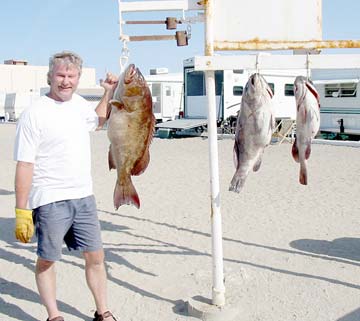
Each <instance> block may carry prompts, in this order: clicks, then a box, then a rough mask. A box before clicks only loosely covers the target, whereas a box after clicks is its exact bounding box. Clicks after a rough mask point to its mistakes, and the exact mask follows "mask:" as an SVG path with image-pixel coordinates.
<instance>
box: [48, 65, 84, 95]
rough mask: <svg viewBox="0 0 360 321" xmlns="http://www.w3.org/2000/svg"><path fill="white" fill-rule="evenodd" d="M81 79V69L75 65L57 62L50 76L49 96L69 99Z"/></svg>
mask: <svg viewBox="0 0 360 321" xmlns="http://www.w3.org/2000/svg"><path fill="white" fill-rule="evenodd" d="M79 80H80V73H79V69H77V68H76V67H75V66H73V65H65V64H61V63H60V64H55V65H54V69H53V73H52V75H51V78H50V84H51V85H50V94H49V97H50V98H52V99H54V100H57V101H68V100H70V99H71V97H72V95H73V93H74V92H75V90H76V88H77V86H78V84H79Z"/></svg>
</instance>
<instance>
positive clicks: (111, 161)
mask: <svg viewBox="0 0 360 321" xmlns="http://www.w3.org/2000/svg"><path fill="white" fill-rule="evenodd" d="M108 164H109V170H111V169H116V165H115V162H114V158H113V157H112V152H111V144H110V146H109V153H108Z"/></svg>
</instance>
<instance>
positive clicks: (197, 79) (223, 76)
mask: <svg viewBox="0 0 360 321" xmlns="http://www.w3.org/2000/svg"><path fill="white" fill-rule="evenodd" d="M254 72H255V71H254V70H250V69H249V70H245V69H237V70H235V69H234V70H216V71H215V92H216V113H217V124H218V127H222V128H224V130H226V131H228V132H233V131H234V128H235V124H236V119H237V114H238V112H239V110H240V105H241V97H242V93H243V90H244V87H245V85H246V82H247V81H248V78H249V76H250V75H251V74H252V73H254ZM260 73H261V74H262V75H263V76H264V77H265V79H266V80H267V82H268V83H269V85H270V87H271V88H272V90H273V92H274V98H273V100H274V108H275V116H276V118H277V119H278V120H281V119H284V118H287V119H289V118H290V119H295V118H296V106H295V99H294V80H295V77H296V76H298V75H306V70H295V69H293V70H261V71H260ZM205 89H206V86H205V76H204V72H203V71H197V70H194V64H193V58H190V59H187V60H185V61H184V110H183V113H182V116H183V118H182V119H178V120H175V121H174V122H167V123H164V124H158V125H157V127H158V128H169V129H173V130H183V129H190V128H192V129H195V130H198V131H201V129H202V128H204V127H206V125H207V99H206V92H205V91H206V90H205Z"/></svg>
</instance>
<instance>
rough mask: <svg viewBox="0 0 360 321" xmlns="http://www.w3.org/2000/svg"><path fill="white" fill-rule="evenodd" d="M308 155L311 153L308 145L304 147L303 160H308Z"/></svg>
mask: <svg viewBox="0 0 360 321" xmlns="http://www.w3.org/2000/svg"><path fill="white" fill-rule="evenodd" d="M310 153H311V144H310V143H309V144H308V145H307V146H306V150H305V159H309V157H310Z"/></svg>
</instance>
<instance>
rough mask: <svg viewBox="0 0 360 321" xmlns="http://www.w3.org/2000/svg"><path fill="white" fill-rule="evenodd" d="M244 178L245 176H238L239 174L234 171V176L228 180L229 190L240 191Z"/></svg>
mask: <svg viewBox="0 0 360 321" xmlns="http://www.w3.org/2000/svg"><path fill="white" fill-rule="evenodd" d="M245 179H246V176H245V177H244V176H240V175H239V174H237V173H235V175H234V177H233V178H232V180H231V182H230V186H229V191H232V192H235V193H240V191H241V190H242V188H243V186H244V184H245Z"/></svg>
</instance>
